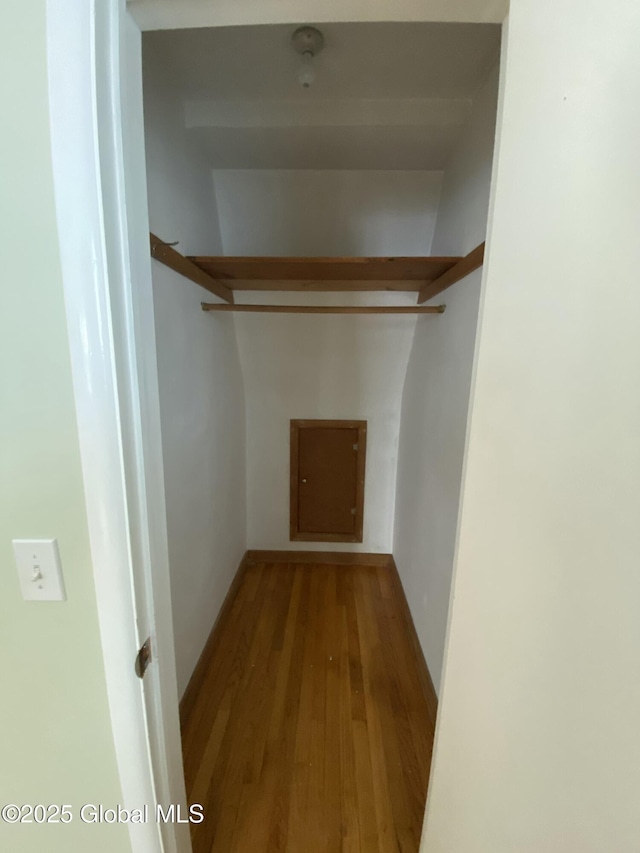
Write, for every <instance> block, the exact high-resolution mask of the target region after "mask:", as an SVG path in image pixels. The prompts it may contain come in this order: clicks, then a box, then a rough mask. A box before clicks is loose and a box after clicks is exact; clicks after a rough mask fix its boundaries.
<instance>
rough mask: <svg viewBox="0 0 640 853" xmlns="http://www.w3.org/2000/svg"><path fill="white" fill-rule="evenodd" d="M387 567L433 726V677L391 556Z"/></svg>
mask: <svg viewBox="0 0 640 853" xmlns="http://www.w3.org/2000/svg"><path fill="white" fill-rule="evenodd" d="M389 568H390V570H391V572H392V573H393V579H394V583H395V584H396V587H397V590H398V598H399V600H400V602H401V605H402V609H403V616H404V621H405V625H406V629H407V634H408V635H409V638H410V640H411V645H412V646H413V650H414V653H415V655H416V658H417V660H418V672H419V675H420V685H421V687H422V692H423V695H424V699H425V702H426V703H427V708H428V710H429V716H430V717H431V722H432V723H433V725H434V726H435V724H436V716H437V714H438V696H437V694H436V690H435V687H434V686H433V679H432V678H431V673H430V672H429V667H428V665H427V661H426V659H425V656H424V652H423V651H422V646H421V645H420V640H419V639H418V634H417V632H416V626H415V624H414V622H413V616H412V615H411V610H410V608H409V602H408V601H407V596H406V595H405V592H404V587H403V586H402V581H401V580H400V573H399V572H398V567H397V566H396V561H395V560H394V558H393V557H391V559H390V562H389Z"/></svg>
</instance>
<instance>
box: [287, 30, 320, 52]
mask: <svg viewBox="0 0 640 853" xmlns="http://www.w3.org/2000/svg"><path fill="white" fill-rule="evenodd" d="M291 44H292V45H293V49H294V50H296V51H297V52H298V53H299V54H301V55H302V56H304V55H305V54H311V56H316V54H318V53H320V51H321V50H322V48H323V47H324V36H323V35H322V33H321V32H320V30H317V29H316V28H315V27H298V29H297V30H296V31H295V33H294V34H293V35H292V36H291Z"/></svg>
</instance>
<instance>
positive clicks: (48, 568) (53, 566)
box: [13, 539, 67, 601]
mask: <svg viewBox="0 0 640 853" xmlns="http://www.w3.org/2000/svg"><path fill="white" fill-rule="evenodd" d="M13 553H14V554H15V557H16V563H17V565H18V576H19V578H20V588H21V590H22V597H23V598H24V599H25V600H26V601H64V600H65V599H66V597H67V596H66V594H65V591H64V580H63V578H62V566H61V564H60V554H59V553H58V543H57V541H56V540H55V539H14V540H13Z"/></svg>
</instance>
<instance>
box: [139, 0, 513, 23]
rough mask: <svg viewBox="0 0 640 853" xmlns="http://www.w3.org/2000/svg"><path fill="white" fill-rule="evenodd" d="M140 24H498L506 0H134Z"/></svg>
mask: <svg viewBox="0 0 640 853" xmlns="http://www.w3.org/2000/svg"><path fill="white" fill-rule="evenodd" d="M129 8H130V9H131V12H132V14H133V16H134V18H135V19H136V21H137V22H138V24H139V25H140V28H141V29H142V30H172V29H183V28H185V27H230V26H239V25H251V24H302V23H314V24H322V23H330V22H354V21H358V22H367V21H371V22H373V21H443V22H451V23H455V22H457V23H479V24H501V23H502V21H503V20H504V18H505V16H506V14H507V11H508V8H509V0H216V2H215V3H212V2H211V0H180V2H176V0H133V2H131V3H130V6H129Z"/></svg>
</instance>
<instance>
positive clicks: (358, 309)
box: [202, 302, 446, 314]
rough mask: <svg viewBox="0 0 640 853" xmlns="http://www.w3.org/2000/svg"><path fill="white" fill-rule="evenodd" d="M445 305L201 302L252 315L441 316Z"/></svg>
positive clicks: (206, 308) (214, 308) (204, 306)
mask: <svg viewBox="0 0 640 853" xmlns="http://www.w3.org/2000/svg"><path fill="white" fill-rule="evenodd" d="M445 308H446V306H445V305H406V306H405V305H402V306H396V305H237V304H234V305H224V304H223V303H219V302H215V303H214V302H203V303H202V310H203V311H236V312H245V313H254V314H443V313H444V310H445Z"/></svg>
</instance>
